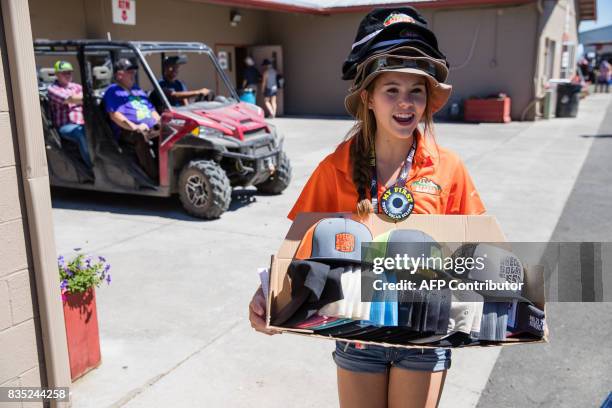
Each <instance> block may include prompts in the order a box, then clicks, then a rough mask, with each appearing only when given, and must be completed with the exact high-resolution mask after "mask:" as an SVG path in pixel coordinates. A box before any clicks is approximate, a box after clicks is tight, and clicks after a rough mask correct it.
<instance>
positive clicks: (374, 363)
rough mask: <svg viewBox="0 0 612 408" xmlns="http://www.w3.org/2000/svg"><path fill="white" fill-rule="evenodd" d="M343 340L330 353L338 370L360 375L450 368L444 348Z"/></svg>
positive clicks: (448, 352)
mask: <svg viewBox="0 0 612 408" xmlns="http://www.w3.org/2000/svg"><path fill="white" fill-rule="evenodd" d="M359 347H360V348H357V347H356V346H355V343H348V342H344V341H337V342H336V351H334V352H333V353H332V356H333V358H334V361H335V362H336V365H338V367H340V368H343V369H345V370H349V371H357V372H361V373H383V372H385V371H387V370H388V369H389V368H391V367H399V368H403V369H406V370H416V371H428V372H437V371H444V370H448V369H449V368H450V366H451V351H450V349H444V348H399V347H382V346H373V345H370V344H360V345H359Z"/></svg>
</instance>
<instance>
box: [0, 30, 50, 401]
mask: <svg viewBox="0 0 612 408" xmlns="http://www.w3.org/2000/svg"><path fill="white" fill-rule="evenodd" d="M0 48H1V54H2V60H0V146H2V149H0V191H1V192H2V194H0V237H2V245H0V350H1V351H2V352H0V387H6V386H24V387H26V386H29V387H35V386H41V372H44V368H43V365H44V363H43V362H42V361H43V359H42V356H43V350H42V342H41V340H40V337H39V335H38V333H39V328H40V320H39V317H38V315H37V312H35V311H37V310H38V307H36V306H35V305H34V302H35V300H33V299H35V293H36V292H35V288H34V278H33V273H32V272H31V267H30V263H29V246H28V242H29V239H28V232H27V222H26V219H25V218H26V215H25V214H26V210H25V204H24V197H23V188H22V182H21V174H22V173H21V169H20V163H19V160H18V159H17V157H19V155H18V154H17V137H16V133H15V129H14V126H13V125H12V119H11V109H10V105H9V98H8V97H7V89H6V88H7V84H8V83H9V80H8V73H7V72H6V70H5V69H4V67H6V49H5V41H4V36H3V33H2V32H1V29H0ZM33 295H34V296H33ZM32 405H33V406H35V404H32ZM39 406H42V403H39Z"/></svg>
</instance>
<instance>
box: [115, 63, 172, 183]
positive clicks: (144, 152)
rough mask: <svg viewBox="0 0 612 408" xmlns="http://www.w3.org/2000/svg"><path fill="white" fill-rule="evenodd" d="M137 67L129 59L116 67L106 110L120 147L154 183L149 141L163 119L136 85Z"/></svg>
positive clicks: (157, 134)
mask: <svg viewBox="0 0 612 408" xmlns="http://www.w3.org/2000/svg"><path fill="white" fill-rule="evenodd" d="M137 70H138V66H137V65H136V64H134V63H133V62H132V61H130V60H129V59H127V58H121V59H119V60H118V61H117V62H116V63H115V82H116V83H115V84H113V85H111V86H109V87H108V89H107V90H106V91H105V93H104V106H105V107H106V111H107V112H108V114H109V116H110V119H111V121H112V123H111V125H112V127H113V131H114V132H115V137H116V138H117V140H118V141H119V144H120V145H121V146H122V147H124V148H125V149H126V150H127V151H130V152H133V153H135V154H136V157H137V159H138V163H139V164H140V165H141V167H142V168H143V170H144V171H145V172H146V173H147V174H148V175H149V177H151V178H152V179H153V180H155V179H156V178H157V163H156V162H155V159H154V153H153V152H154V150H155V149H151V146H150V145H149V141H151V140H152V139H154V138H156V137H157V136H159V120H160V116H159V114H158V113H157V111H155V108H154V107H153V105H152V104H151V102H150V101H149V98H148V97H147V93H146V92H145V91H143V90H142V89H140V88H139V87H138V86H137V85H136V71H137Z"/></svg>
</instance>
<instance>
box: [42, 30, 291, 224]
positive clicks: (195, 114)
mask: <svg viewBox="0 0 612 408" xmlns="http://www.w3.org/2000/svg"><path fill="white" fill-rule="evenodd" d="M34 51H35V55H36V58H37V64H38V65H39V67H38V68H39V69H38V71H39V94H40V101H41V111H42V119H43V127H44V135H45V142H46V147H47V162H48V166H49V175H50V179H51V184H52V185H54V186H63V187H71V188H78V189H87V190H98V191H109V192H118V193H129V194H141V195H150V196H162V197H168V196H171V195H174V194H178V196H179V198H180V201H181V203H182V205H183V207H184V208H185V210H186V211H187V212H188V213H190V214H192V215H194V216H196V217H201V218H207V219H212V218H218V217H219V216H220V215H221V214H222V213H223V212H224V211H226V210H227V209H228V207H229V205H230V202H231V191H232V187H233V186H249V185H254V186H255V187H256V188H257V189H258V190H259V191H261V192H262V193H267V194H279V193H281V192H282V191H283V190H284V189H285V188H286V187H287V186H288V184H289V182H290V179H291V165H290V163H289V159H288V158H287V156H286V154H285V153H284V152H283V138H282V137H281V136H280V135H278V134H277V132H276V130H275V128H274V126H272V125H271V124H269V123H266V121H265V120H264V113H263V110H262V109H261V108H259V107H258V106H256V105H252V104H248V103H244V102H240V100H239V98H238V95H237V93H236V90H235V89H234V87H233V85H232V83H231V82H230V81H229V79H228V78H227V76H226V75H225V73H224V72H223V70H222V69H221V67H220V66H219V63H218V61H217V59H216V58H215V55H214V53H213V52H212V51H211V49H210V48H209V47H208V46H206V45H205V44H202V43H179V42H177V43H170V42H134V41H102V40H68V41H49V40H37V41H35V42H34ZM184 55H189V59H190V62H189V64H188V65H186V66H182V67H181V70H182V71H183V73H182V75H184V78H185V79H186V82H188V83H189V81H191V82H192V83H195V82H197V85H198V86H195V87H193V88H201V87H203V86H205V87H206V88H208V89H211V90H212V92H211V93H210V94H209V95H207V97H206V100H203V99H200V100H196V101H189V103H187V104H186V105H184V106H179V107H177V106H172V105H171V104H170V102H169V99H168V96H167V95H166V94H164V91H163V90H162V89H161V87H160V86H159V84H158V81H157V79H156V78H158V77H160V76H161V65H162V60H163V59H164V58H166V57H169V56H180V57H182V56H184ZM119 58H129V59H131V60H133V61H135V62H137V63H138V65H139V67H140V68H139V72H138V78H139V79H140V80H143V79H145V78H146V79H147V83H148V84H149V85H150V86H151V90H150V92H149V97H150V99H151V101H152V102H154V105H155V106H156V109H157V110H158V112H159V113H160V115H161V118H162V120H161V130H160V132H161V135H160V137H159V139H158V140H155V141H153V142H152V143H151V151H152V153H153V154H154V155H155V157H156V160H157V162H158V165H159V178H158V179H155V180H153V179H151V178H150V177H149V176H148V175H147V174H146V173H145V172H144V171H143V169H142V168H141V167H140V166H139V165H138V163H137V161H136V160H135V158H134V157H132V155H130V154H128V153H127V152H125V151H123V150H122V149H121V147H120V146H119V144H118V143H117V141H116V139H115V137H114V134H113V131H112V129H111V123H110V119H109V117H108V114H107V113H106V111H105V109H104V107H103V101H102V96H103V94H104V90H105V89H106V88H107V87H108V85H109V84H110V83H111V82H112V78H113V72H112V67H113V64H114V62H115V61H117V60H118V59H119ZM58 59H62V60H68V61H70V62H72V63H73V65H74V64H76V65H74V67H75V73H74V76H75V81H77V82H81V83H82V86H83V109H84V115H85V133H86V137H87V141H88V146H89V152H90V156H91V157H90V159H91V161H92V163H93V167H92V168H89V167H88V166H86V165H85V162H84V161H83V159H82V157H81V156H80V154H79V151H78V147H77V146H76V144H74V143H72V142H70V141H69V140H67V139H64V138H62V137H60V135H59V132H58V129H56V128H55V127H54V126H53V123H52V122H51V120H50V119H51V112H50V106H49V101H48V98H47V91H46V90H47V88H48V86H49V85H50V84H51V83H52V82H53V80H54V72H53V68H50V67H52V66H53V62H54V61H56V60H58ZM155 60H157V64H159V65H157V67H160V69H158V71H157V72H158V73H159V74H158V76H157V77H156V75H155V73H154V70H153V69H152V68H151V65H150V63H151V64H153V63H154V62H155ZM193 60H195V62H196V64H193V62H194V61H193ZM77 67H78V68H77ZM79 80H80V81H79ZM139 82H141V83H140V86H141V87H142V88H143V89H146V88H145V87H144V86H143V84H142V82H145V81H139ZM189 84H190V85H191V83H189ZM214 91H216V92H217V93H218V94H216V95H215V92H214Z"/></svg>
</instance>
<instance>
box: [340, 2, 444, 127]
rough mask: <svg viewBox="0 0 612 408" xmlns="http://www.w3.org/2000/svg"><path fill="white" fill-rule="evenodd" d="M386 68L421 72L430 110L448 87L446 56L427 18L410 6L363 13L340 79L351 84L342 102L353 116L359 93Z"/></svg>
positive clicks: (438, 106)
mask: <svg viewBox="0 0 612 408" xmlns="http://www.w3.org/2000/svg"><path fill="white" fill-rule="evenodd" d="M387 71H396V72H407V73H412V74H417V75H422V76H423V77H425V79H426V80H427V82H428V85H429V86H428V101H429V103H430V105H431V107H432V110H433V112H437V111H438V110H440V109H441V108H442V106H444V104H445V103H446V101H447V100H448V97H449V96H450V92H451V89H452V87H451V86H450V85H448V84H446V83H445V81H446V79H447V77H448V62H447V60H446V56H445V55H444V54H443V53H442V52H441V51H440V49H439V48H438V40H437V39H436V36H435V34H434V33H433V32H432V31H431V30H429V28H428V27H427V21H426V20H425V18H424V17H423V16H421V14H419V12H418V11H417V10H415V9H414V8H412V7H395V8H378V9H374V10H373V11H372V12H370V13H369V14H368V15H366V16H365V17H364V18H363V20H362V21H361V23H360V24H359V28H358V30H357V34H356V36H355V39H354V41H353V44H352V45H351V50H350V52H349V55H348V56H347V58H346V60H345V61H344V64H343V65H342V79H345V80H351V81H352V85H351V87H350V89H349V94H348V95H347V97H346V98H345V101H344V104H345V107H346V109H347V111H348V112H349V113H350V114H351V115H353V116H356V114H357V110H358V107H359V103H360V92H361V90H363V89H365V88H367V86H368V85H370V84H371V83H372V81H373V80H374V79H375V78H376V77H377V76H378V75H379V74H381V73H383V72H387Z"/></svg>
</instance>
